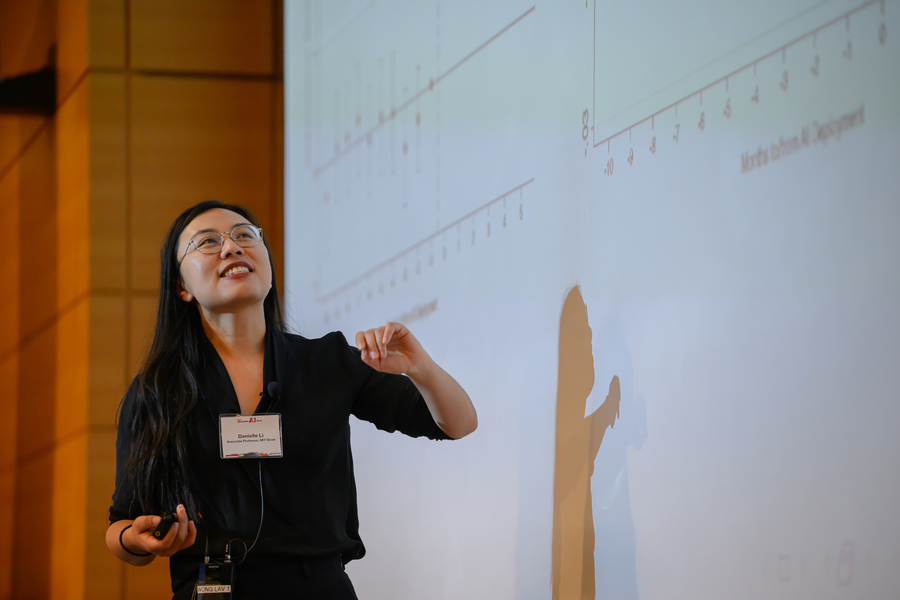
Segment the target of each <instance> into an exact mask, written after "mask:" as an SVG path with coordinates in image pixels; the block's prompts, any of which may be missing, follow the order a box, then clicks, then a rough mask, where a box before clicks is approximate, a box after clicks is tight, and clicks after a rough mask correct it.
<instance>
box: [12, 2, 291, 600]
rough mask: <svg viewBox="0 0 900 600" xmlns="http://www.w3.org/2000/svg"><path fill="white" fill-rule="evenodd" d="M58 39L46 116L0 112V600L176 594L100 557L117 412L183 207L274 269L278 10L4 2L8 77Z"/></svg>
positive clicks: (148, 573)
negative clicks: (166, 238)
mask: <svg viewBox="0 0 900 600" xmlns="http://www.w3.org/2000/svg"><path fill="white" fill-rule="evenodd" d="M54 44H56V47H57V53H56V64H57V73H58V76H57V84H58V89H57V104H58V107H57V113H56V115H54V116H53V117H52V118H49V119H48V118H42V117H23V116H8V115H0V205H3V206H4V208H6V212H5V213H4V215H5V217H7V218H8V219H9V220H10V222H11V223H12V224H13V227H12V228H13V231H14V234H13V237H14V239H13V240H12V247H9V244H8V248H7V255H8V256H11V257H12V258H13V261H12V262H13V266H12V269H13V277H11V278H10V279H11V281H12V283H11V284H10V285H9V286H8V289H7V294H5V295H4V296H3V297H0V320H2V321H5V322H7V323H11V325H9V326H7V327H6V329H5V330H4V334H5V335H4V336H2V337H0V409H2V410H3V414H4V417H6V418H5V419H4V420H3V421H0V600H7V599H11V598H15V599H16V600H19V599H20V598H21V599H29V598H47V597H53V598H73V599H75V598H77V599H81V598H129V599H133V600H137V599H143V598H148V599H149V598H161V597H168V596H169V594H170V592H169V576H168V561H167V560H157V561H155V562H154V563H153V565H151V566H150V567H146V568H140V569H138V568H133V567H127V566H125V565H124V564H123V563H122V562H121V561H119V560H118V559H116V558H115V557H114V556H113V555H112V554H110V553H109V552H108V550H107V549H106V547H105V541H104V533H105V531H106V528H107V526H108V520H107V514H106V511H107V508H108V506H109V503H110V497H111V494H112V489H113V484H114V476H115V446H114V441H115V435H116V434H115V428H114V419H115V415H116V410H117V408H118V405H119V401H120V400H121V396H122V394H123V393H124V391H125V388H126V386H127V384H128V383H129V382H130V380H131V377H132V374H133V372H134V371H135V370H136V369H137V366H138V362H139V360H140V358H142V356H143V354H144V352H145V351H146V348H147V345H148V344H149V335H150V332H151V330H152V326H153V322H154V319H155V308H156V297H155V290H156V286H157V278H158V268H159V267H158V249H159V245H160V243H161V241H162V239H161V238H162V235H163V233H164V231H165V229H166V227H167V226H168V225H169V223H170V222H171V220H172V218H174V216H175V215H176V214H177V213H178V212H180V211H181V210H183V209H184V208H185V207H187V206H189V205H191V204H194V203H196V202H198V201H200V200H203V199H206V198H210V197H218V198H221V199H222V200H224V201H230V202H238V203H242V204H245V205H247V206H248V207H249V208H250V209H251V210H253V211H254V212H255V213H256V214H257V216H258V217H259V218H260V220H261V221H262V222H263V226H264V228H265V230H266V236H267V242H268V244H269V247H270V249H271V251H272V252H273V254H274V255H275V256H276V263H280V262H281V261H280V254H281V247H282V234H281V228H282V222H283V219H282V210H283V209H282V205H281V202H282V201H281V195H282V189H281V177H282V169H281V160H282V153H283V150H282V147H283V140H282V136H281V132H280V128H281V127H282V122H281V110H282V109H281V106H282V99H281V95H282V94H283V91H282V87H281V82H280V77H281V57H280V48H281V3H280V2H277V1H275V0H254V1H252V2H245V1H243V0H190V1H184V0H180V1H176V0H0V75H10V74H15V73H18V72H22V71H26V70H36V69H39V68H41V67H44V66H46V65H47V64H49V63H50V62H51V57H50V54H49V50H50V48H51V47H52V46H53V45H54ZM7 241H8V242H10V240H7ZM36 416H39V417H40V418H36Z"/></svg>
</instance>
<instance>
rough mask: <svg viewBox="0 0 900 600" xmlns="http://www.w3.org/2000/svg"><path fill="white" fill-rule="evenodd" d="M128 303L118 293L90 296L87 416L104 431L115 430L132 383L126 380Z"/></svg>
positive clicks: (92, 424)
mask: <svg viewBox="0 0 900 600" xmlns="http://www.w3.org/2000/svg"><path fill="white" fill-rule="evenodd" d="M126 304H127V301H126V300H125V298H124V297H123V296H122V295H118V294H116V295H112V296H100V295H96V296H94V297H93V298H92V299H91V306H90V314H89V317H88V318H89V323H90V326H89V329H88V331H89V332H90V340H89V342H88V344H89V346H88V349H87V353H88V355H89V356H90V364H89V365H88V381H87V383H88V385H87V392H88V397H89V398H90V404H89V406H88V413H87V419H88V424H89V425H90V426H91V428H92V431H97V430H98V429H97V428H98V427H101V428H102V429H100V430H101V431H113V430H114V428H115V424H116V412H117V411H118V409H119V402H120V401H121V400H122V395H123V394H124V392H125V389H126V387H127V385H128V384H129V383H130V382H131V379H130V378H128V379H127V380H126V368H127V359H128V353H127V352H126V350H125V346H126V342H127V340H126V337H125V336H126V333H125V332H126V329H125V322H126V316H125V315H126V310H125V309H126Z"/></svg>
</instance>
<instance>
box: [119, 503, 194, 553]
mask: <svg viewBox="0 0 900 600" xmlns="http://www.w3.org/2000/svg"><path fill="white" fill-rule="evenodd" d="M175 514H176V515H177V516H178V521H176V522H175V523H173V524H172V527H171V529H169V533H167V534H166V537H164V538H163V539H161V540H158V539H156V538H155V537H153V530H154V529H156V526H157V525H159V522H160V520H161V518H160V517H158V516H156V515H144V516H141V517H138V518H137V519H135V520H134V522H133V523H132V524H131V528H129V529H128V531H126V532H125V534H124V535H123V536H122V542H123V543H124V544H125V545H126V546H127V547H128V549H129V550H131V551H133V552H140V553H143V552H150V553H152V554H155V555H156V556H172V555H173V554H175V553H176V552H178V551H180V550H184V549H185V548H189V547H191V546H193V545H194V542H195V541H196V540H197V526H196V525H195V524H194V522H193V521H190V520H188V516H187V511H186V510H185V509H184V505H182V504H179V505H178V508H177V509H176V511H175Z"/></svg>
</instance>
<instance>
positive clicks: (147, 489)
mask: <svg viewBox="0 0 900 600" xmlns="http://www.w3.org/2000/svg"><path fill="white" fill-rule="evenodd" d="M161 265H162V268H161V274H160V298H159V308H158V312H157V323H156V330H155V332H154V338H153V343H152V345H151V348H150V351H149V353H148V356H147V358H146V359H145V361H144V364H143V368H142V372H141V373H140V375H138V376H137V377H136V378H135V379H134V381H133V382H132V384H131V386H130V388H129V389H128V392H127V393H126V395H125V398H124V399H123V401H122V406H121V409H120V414H119V424H118V438H117V441H116V489H115V493H114V494H113V502H112V506H111V507H110V511H109V518H110V523H111V524H110V526H109V529H108V530H107V533H106V542H107V546H108V547H109V549H110V551H112V553H113V554H115V555H116V556H117V557H118V558H120V559H121V560H123V561H125V562H127V563H129V564H132V565H146V564H149V563H150V562H151V561H153V560H154V559H155V558H156V557H157V556H169V557H171V559H170V571H171V575H172V591H173V592H174V594H175V596H174V597H175V598H178V599H180V598H191V597H192V596H193V595H194V594H196V593H197V592H198V590H199V591H200V592H203V591H204V588H198V589H195V588H196V586H197V582H198V579H199V580H201V582H202V580H203V578H204V577H205V576H206V575H204V574H201V571H202V570H203V569H206V571H205V572H206V573H207V574H208V573H210V572H211V569H212V568H211V567H208V566H205V563H206V561H207V559H208V560H210V561H211V563H212V564H216V563H217V562H219V563H225V564H226V565H227V566H226V568H225V570H227V568H231V567H233V568H234V570H235V575H234V582H233V583H234V586H233V588H232V592H233V596H232V597H233V598H268V599H271V600H274V599H277V598H287V597H291V598H320V597H321V598H356V595H355V593H354V592H353V587H352V585H351V584H350V581H349V579H347V576H346V575H345V574H344V570H343V565H344V564H346V563H347V562H348V561H350V560H353V559H355V558H361V557H362V556H363V555H364V553H365V548H364V547H363V544H362V542H361V540H360V538H359V533H358V521H357V509H356V487H355V483H354V479H353V460H352V456H351V453H350V428H349V421H348V419H349V416H350V414H353V415H355V416H357V417H358V418H361V419H365V420H368V421H371V422H372V423H374V424H375V425H376V426H377V427H378V428H380V429H384V430H387V431H394V430H399V431H402V432H403V433H406V434H408V435H411V436H422V435H424V436H427V437H429V438H432V439H451V438H460V437H463V436H465V435H468V434H469V433H471V432H472V431H474V430H475V427H476V426H477V416H476V413H475V409H474V407H473V406H472V403H471V401H470V400H469V397H468V395H467V394H466V392H465V391H464V390H463V389H462V388H461V387H460V386H459V384H458V383H457V382H456V381H455V380H454V379H453V378H452V377H450V375H448V374H447V373H446V372H445V371H443V370H442V369H441V368H440V367H438V366H437V365H436V364H435V363H434V361H433V360H432V359H431V358H430V357H429V355H428V354H427V353H426V352H425V350H424V349H423V348H422V346H421V345H420V344H419V342H418V341H417V340H416V339H415V337H413V335H412V334H411V333H410V332H409V330H408V329H406V327H404V326H403V325H400V324H398V323H388V324H387V325H385V326H384V327H378V328H375V329H370V330H368V331H366V332H359V333H357V334H356V345H357V347H358V350H357V349H354V348H352V347H350V346H349V345H348V344H347V342H346V340H345V339H344V338H343V336H342V335H341V334H340V333H332V334H329V335H327V336H325V337H323V338H321V339H318V340H308V339H305V338H302V337H300V336H297V335H292V334H288V333H286V332H285V330H284V324H283V320H282V315H281V310H280V307H279V298H278V288H277V285H276V282H275V277H274V269H273V263H272V257H271V255H270V254H269V252H268V249H267V248H266V244H265V240H264V238H263V236H262V231H261V230H260V229H259V225H258V223H257V221H256V219H255V218H254V217H253V215H251V214H250V213H249V211H247V210H246V209H245V208H243V207H240V206H235V205H229V204H223V203H221V202H218V201H208V202H203V203H201V204H198V205H196V206H194V207H192V208H190V209H188V210H187V211H185V212H184V213H183V214H182V215H181V216H179V217H178V218H177V219H176V220H175V222H174V223H173V224H172V227H171V229H170V230H169V233H168V236H167V237H166V241H165V243H164V245H163V248H162V255H161ZM400 374H405V375H407V377H402V376H400ZM274 414H277V415H280V426H281V436H280V437H281V439H280V441H281V444H282V448H283V458H267V459H255V458H252V459H251V458H237V459H229V458H220V457H222V456H226V455H227V454H228V453H227V452H226V451H225V449H224V448H225V443H226V441H225V436H226V434H225V433H222V434H221V435H220V428H222V427H225V425H226V424H227V423H229V422H231V421H229V419H238V417H237V416H229V415H274ZM267 418H268V417H267ZM245 420H246V419H245ZM221 431H223V432H224V431H225V429H221ZM228 435H230V434H228ZM167 511H174V512H175V514H176V515H177V522H176V523H175V524H174V525H172V527H171V529H170V530H169V532H168V533H167V534H166V535H165V537H163V538H162V539H157V538H155V537H154V535H153V532H154V530H155V529H156V527H157V524H158V523H159V521H160V515H162V514H163V513H164V512H167ZM226 556H228V557H229V559H230V563H229V562H227V561H226ZM212 580H213V578H207V581H212Z"/></svg>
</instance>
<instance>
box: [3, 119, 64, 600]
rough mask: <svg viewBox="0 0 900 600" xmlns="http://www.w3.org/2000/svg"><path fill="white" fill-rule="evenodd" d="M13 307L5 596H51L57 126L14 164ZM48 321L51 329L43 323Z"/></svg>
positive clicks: (55, 336) (55, 346) (49, 130)
mask: <svg viewBox="0 0 900 600" xmlns="http://www.w3.org/2000/svg"><path fill="white" fill-rule="evenodd" d="M19 169H20V187H19V197H18V202H19V239H20V240H22V242H21V246H20V248H21V253H20V256H19V274H20V275H19V277H20V280H19V307H20V318H19V323H20V325H21V333H22V337H23V338H24V339H27V338H28V337H30V338H31V339H30V340H28V341H27V342H25V343H23V344H21V345H20V349H19V365H18V380H19V390H18V399H17V401H18V407H17V410H16V475H15V498H14V503H15V504H14V515H15V516H14V524H13V546H12V547H13V548H14V549H15V551H14V552H13V564H12V597H13V598H16V599H23V600H29V599H31V598H47V597H49V596H50V577H48V572H49V566H50V564H51V561H50V558H51V550H52V541H53V540H52V528H53V522H52V519H51V518H50V516H51V515H52V512H53V511H52V505H53V472H54V467H53V457H54V449H55V443H56V442H55V435H56V426H55V413H56V380H57V364H56V360H57V328H58V322H57V321H56V305H57V275H58V269H57V239H58V237H57V230H58V227H57V199H56V127H55V124H54V123H53V122H52V121H51V123H50V125H49V126H48V127H47V128H46V129H45V130H44V131H43V132H42V133H41V135H40V136H39V137H38V138H37V139H36V140H35V143H34V144H33V145H32V147H31V148H30V149H29V151H28V152H25V153H24V154H23V155H22V157H21V160H20V163H19ZM47 320H52V325H51V326H50V327H46V328H41V329H42V330H41V331H39V332H38V333H37V334H35V335H34V336H29V333H31V332H33V331H37V330H38V328H39V327H40V324H41V323H42V322H46V321H47Z"/></svg>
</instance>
